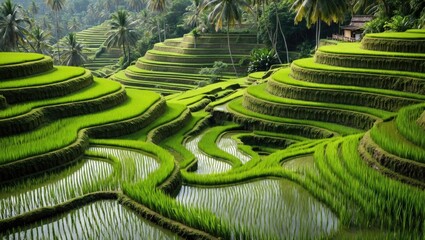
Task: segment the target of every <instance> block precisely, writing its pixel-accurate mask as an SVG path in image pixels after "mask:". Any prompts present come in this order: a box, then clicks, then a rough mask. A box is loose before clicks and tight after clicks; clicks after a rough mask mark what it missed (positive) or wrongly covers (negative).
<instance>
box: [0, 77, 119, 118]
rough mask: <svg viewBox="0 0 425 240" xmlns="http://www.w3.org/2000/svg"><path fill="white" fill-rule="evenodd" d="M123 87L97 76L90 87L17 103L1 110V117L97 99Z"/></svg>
mask: <svg viewBox="0 0 425 240" xmlns="http://www.w3.org/2000/svg"><path fill="white" fill-rule="evenodd" d="M119 89H121V85H120V84H119V83H117V82H114V81H110V80H106V79H101V78H96V79H95V80H94V82H93V84H91V85H90V86H89V87H87V88H84V89H82V90H80V91H78V92H75V93H73V94H70V95H67V96H65V97H60V98H53V99H45V100H39V101H32V102H28V103H21V104H15V105H12V106H10V107H8V108H7V109H4V110H3V111H1V112H0V118H8V117H12V116H16V115H19V114H23V113H26V112H29V111H30V110H32V109H34V108H38V107H43V106H50V105H54V104H62V103H70V102H79V101H84V100H90V99H96V98H99V97H102V96H105V95H108V94H111V93H113V92H116V91H118V90H119Z"/></svg>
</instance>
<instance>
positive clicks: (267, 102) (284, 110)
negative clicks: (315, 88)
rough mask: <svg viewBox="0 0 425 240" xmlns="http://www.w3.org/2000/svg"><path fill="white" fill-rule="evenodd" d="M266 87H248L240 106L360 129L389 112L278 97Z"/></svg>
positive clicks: (275, 114) (269, 113) (276, 114)
mask: <svg viewBox="0 0 425 240" xmlns="http://www.w3.org/2000/svg"><path fill="white" fill-rule="evenodd" d="M265 87H266V85H264V84H262V85H257V86H252V87H250V88H248V89H247V92H246V93H245V94H244V97H243V106H244V107H245V108H247V109H249V110H251V111H255V112H258V113H262V114H268V115H272V116H277V117H287V118H295V119H306V120H315V121H323V122H332V123H337V124H342V125H346V126H350V127H354V128H358V129H363V130H367V129H370V128H371V127H372V125H373V123H374V122H375V121H376V120H378V119H380V118H386V117H389V116H391V114H392V113H389V112H385V111H382V110H376V109H372V108H366V107H358V106H347V105H342V104H330V103H320V102H310V101H302V100H294V99H288V98H281V97H277V96H275V95H272V94H270V93H268V92H267V91H266V89H265Z"/></svg>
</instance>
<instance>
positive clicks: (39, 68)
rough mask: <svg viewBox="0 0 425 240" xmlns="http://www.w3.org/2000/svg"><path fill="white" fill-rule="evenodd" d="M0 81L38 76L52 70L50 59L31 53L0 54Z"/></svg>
mask: <svg viewBox="0 0 425 240" xmlns="http://www.w3.org/2000/svg"><path fill="white" fill-rule="evenodd" d="M0 59H1V60H0V81H2V80H5V79H12V78H19V77H25V76H30V75H35V74H40V73H43V72H47V71H49V70H52V69H53V60H52V58H51V57H48V56H44V55H42V54H37V53H32V54H26V53H13V57H11V56H10V53H7V52H0Z"/></svg>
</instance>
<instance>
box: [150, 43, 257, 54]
mask: <svg viewBox="0 0 425 240" xmlns="http://www.w3.org/2000/svg"><path fill="white" fill-rule="evenodd" d="M153 49H154V50H156V51H161V52H171V53H178V54H188V55H206V54H229V49H228V48H219V49H218V48H199V47H197V48H181V47H174V46H168V45H165V44H164V43H157V44H155V46H154V48H153ZM231 51H232V54H246V55H248V54H249V52H250V51H249V50H248V48H246V49H238V48H237V46H236V45H235V46H234V47H233V48H231Z"/></svg>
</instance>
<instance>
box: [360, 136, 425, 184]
mask: <svg viewBox="0 0 425 240" xmlns="http://www.w3.org/2000/svg"><path fill="white" fill-rule="evenodd" d="M388 140H389V141H393V140H396V139H388ZM359 152H360V154H361V155H362V158H363V159H364V160H365V161H366V162H369V164H371V165H372V166H373V167H374V168H377V169H379V170H381V171H382V169H380V168H382V167H384V168H386V169H388V170H390V171H391V172H394V173H395V174H394V173H391V172H390V173H389V174H390V175H391V176H392V177H395V178H398V179H400V180H401V181H403V182H407V183H409V184H413V185H417V186H420V185H422V187H424V186H425V164H424V163H421V162H417V161H412V160H411V159H407V158H402V157H399V156H397V155H394V154H392V153H389V152H387V151H386V150H384V149H383V148H382V147H381V146H379V145H378V144H377V143H376V142H375V141H373V139H372V138H371V136H370V133H369V132H367V133H366V134H365V135H364V136H363V138H362V140H361V141H360V145H359ZM365 152H366V153H367V154H365ZM368 158H369V159H368ZM370 158H371V159H373V161H375V162H376V163H378V164H379V165H378V166H377V165H376V163H375V164H374V163H373V162H370V161H371V159H370ZM381 166H382V167H381ZM383 171H384V173H385V172H387V171H385V169H384V170H383ZM397 175H401V176H402V177H399V176H397ZM403 177H404V178H403ZM411 179H412V180H413V181H412V180H411Z"/></svg>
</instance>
